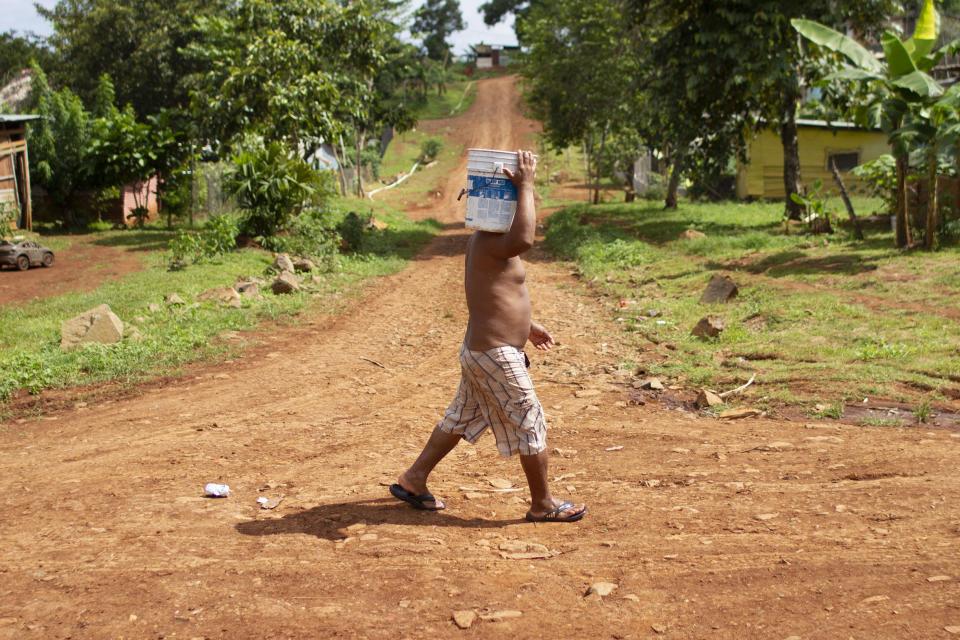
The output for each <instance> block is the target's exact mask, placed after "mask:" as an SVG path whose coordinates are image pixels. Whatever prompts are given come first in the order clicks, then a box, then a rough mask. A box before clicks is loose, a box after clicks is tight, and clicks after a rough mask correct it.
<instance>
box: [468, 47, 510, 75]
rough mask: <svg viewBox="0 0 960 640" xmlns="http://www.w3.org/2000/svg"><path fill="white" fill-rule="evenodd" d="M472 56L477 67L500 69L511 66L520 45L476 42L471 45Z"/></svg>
mask: <svg viewBox="0 0 960 640" xmlns="http://www.w3.org/2000/svg"><path fill="white" fill-rule="evenodd" d="M470 52H471V57H472V58H473V63H474V66H476V68H477V69H500V68H502V67H507V66H510V62H511V61H512V59H513V57H515V56H516V55H517V54H518V53H520V47H518V46H513V45H501V44H484V43H482V42H481V43H480V44H476V45H473V46H471V47H470Z"/></svg>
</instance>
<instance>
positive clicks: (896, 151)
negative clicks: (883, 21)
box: [791, 0, 958, 247]
mask: <svg viewBox="0 0 960 640" xmlns="http://www.w3.org/2000/svg"><path fill="white" fill-rule="evenodd" d="M791 24H792V25H793V28H794V29H796V31H797V32H798V33H799V34H800V35H801V36H803V37H804V38H806V39H807V40H809V41H810V42H812V43H814V44H816V45H818V46H820V47H822V48H824V49H827V50H829V51H833V52H835V53H838V54H840V55H841V56H843V58H844V59H845V62H846V64H845V65H844V67H843V68H842V69H840V70H839V71H837V72H835V73H833V74H831V75H830V76H828V78H827V79H828V80H841V81H849V82H860V83H866V84H867V85H868V86H869V87H870V89H871V90H872V95H873V99H872V100H870V101H869V102H868V103H867V104H864V105H861V106H860V108H859V109H857V116H856V119H857V120H858V124H861V125H864V126H875V125H879V126H880V127H881V128H882V129H883V130H884V132H885V133H886V134H887V136H888V139H889V141H890V144H891V147H892V149H893V155H894V157H895V158H896V161H897V207H896V243H897V246H898V247H907V246H909V245H910V244H911V233H910V224H909V217H908V210H907V209H908V199H907V194H906V180H907V174H908V172H909V168H910V160H909V157H910V147H909V143H910V141H911V140H912V139H913V136H911V135H904V134H906V133H907V132H904V131H901V129H902V128H903V127H904V126H905V125H906V124H907V123H912V124H913V125H914V126H915V125H916V123H917V122H919V121H921V120H922V119H923V118H924V117H925V116H924V112H925V111H928V110H929V109H930V108H931V106H932V105H933V104H935V103H936V101H937V100H938V99H939V98H940V97H941V96H942V95H943V93H944V89H943V87H942V86H941V85H940V83H938V82H937V81H936V80H935V79H934V78H933V76H931V75H930V71H931V70H932V69H933V68H934V67H935V66H937V64H938V63H939V62H940V60H941V59H942V58H943V56H944V55H946V54H947V53H949V52H952V51H955V50H957V48H958V42H957V41H955V42H952V43H950V44H948V45H947V46H945V47H942V48H940V49H936V50H935V49H934V47H935V44H936V41H937V37H938V35H939V33H940V15H939V13H938V12H937V9H936V7H935V5H934V1H933V0H925V2H924V4H923V8H922V9H921V11H920V15H919V17H918V19H917V25H916V28H915V29H914V32H913V34H912V35H911V36H910V38H908V39H906V40H904V39H901V38H900V37H899V36H898V35H897V34H895V33H893V32H892V31H885V32H884V33H883V35H882V37H881V38H880V45H881V47H882V48H883V53H884V56H883V58H882V59H881V58H880V57H878V56H877V55H875V54H874V53H872V52H871V51H870V50H868V49H867V48H866V47H864V46H863V45H861V44H860V43H859V42H857V41H856V40H854V39H853V38H851V37H849V36H847V35H845V34H842V33H840V32H839V31H836V30H834V29H831V28H830V27H828V26H826V25H823V24H820V23H819V22H815V21H813V20H804V19H795V20H791ZM933 146H934V147H936V144H934V145H933ZM934 200H935V198H933V199H931V201H934ZM928 215H929V212H928Z"/></svg>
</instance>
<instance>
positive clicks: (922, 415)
mask: <svg viewBox="0 0 960 640" xmlns="http://www.w3.org/2000/svg"><path fill="white" fill-rule="evenodd" d="M913 416H914V417H915V418H916V419H917V422H918V423H919V424H926V423H927V422H929V421H930V418H932V417H933V405H931V403H930V399H929V398H924V399H923V401H921V402H920V404H918V405H917V408H916V409H914V410H913Z"/></svg>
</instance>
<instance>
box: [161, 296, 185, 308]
mask: <svg viewBox="0 0 960 640" xmlns="http://www.w3.org/2000/svg"><path fill="white" fill-rule="evenodd" d="M163 301H164V302H166V303H167V305H169V306H171V307H180V306H183V305H185V304H187V301H186V300H184V299H183V298H181V297H180V296H179V295H178V294H176V293H168V294H167V297H166V298H164V299H163Z"/></svg>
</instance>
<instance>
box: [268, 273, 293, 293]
mask: <svg viewBox="0 0 960 640" xmlns="http://www.w3.org/2000/svg"><path fill="white" fill-rule="evenodd" d="M271 289H272V290H273V292H274V293H276V294H278V295H279V294H283V293H293V292H294V291H300V278H298V277H297V276H295V275H293V274H292V273H290V272H289V271H284V272H283V273H281V274H280V275H279V276H277V279H276V280H274V281H273V285H272V286H271Z"/></svg>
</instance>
